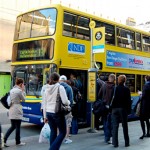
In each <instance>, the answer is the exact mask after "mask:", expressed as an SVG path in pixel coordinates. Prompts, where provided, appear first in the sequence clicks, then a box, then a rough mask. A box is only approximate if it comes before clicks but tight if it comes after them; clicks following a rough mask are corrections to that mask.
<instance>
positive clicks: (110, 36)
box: [94, 20, 115, 45]
mask: <svg viewBox="0 0 150 150" xmlns="http://www.w3.org/2000/svg"><path fill="white" fill-rule="evenodd" d="M94 21H95V20H94ZM95 22H96V28H98V27H105V42H106V44H111V45H115V26H114V25H111V24H107V23H104V22H100V21H95Z"/></svg>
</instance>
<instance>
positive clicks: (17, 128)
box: [4, 119, 21, 144]
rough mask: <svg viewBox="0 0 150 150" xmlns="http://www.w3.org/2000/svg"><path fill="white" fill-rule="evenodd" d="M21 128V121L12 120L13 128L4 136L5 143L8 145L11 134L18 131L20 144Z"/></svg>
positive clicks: (17, 141)
mask: <svg viewBox="0 0 150 150" xmlns="http://www.w3.org/2000/svg"><path fill="white" fill-rule="evenodd" d="M20 126H21V120H15V119H11V127H10V128H9V129H8V131H7V132H6V134H5V136H4V143H6V141H7V139H8V137H9V136H10V134H11V133H12V132H13V131H14V130H15V129H16V138H15V139H16V144H20Z"/></svg>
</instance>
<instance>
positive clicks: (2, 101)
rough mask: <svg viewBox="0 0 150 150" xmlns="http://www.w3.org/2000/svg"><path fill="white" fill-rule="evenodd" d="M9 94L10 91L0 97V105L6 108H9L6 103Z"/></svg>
mask: <svg viewBox="0 0 150 150" xmlns="http://www.w3.org/2000/svg"><path fill="white" fill-rule="evenodd" d="M9 95H10V93H9V92H8V93H6V94H5V95H4V96H3V97H2V98H1V103H2V105H3V106H4V107H5V108H6V109H9V108H10V105H9V104H8V102H7V99H8V98H9Z"/></svg>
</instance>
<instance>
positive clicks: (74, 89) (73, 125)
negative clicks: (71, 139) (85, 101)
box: [69, 79, 81, 134]
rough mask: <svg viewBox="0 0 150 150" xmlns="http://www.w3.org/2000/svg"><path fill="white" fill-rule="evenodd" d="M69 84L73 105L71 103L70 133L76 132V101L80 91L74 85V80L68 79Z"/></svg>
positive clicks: (78, 98)
mask: <svg viewBox="0 0 150 150" xmlns="http://www.w3.org/2000/svg"><path fill="white" fill-rule="evenodd" d="M69 83H70V86H71V88H72V91H73V105H72V116H73V118H72V134H77V133H78V116H79V114H78V113H79V110H78V103H79V101H80V100H81V93H80V91H79V89H78V88H77V87H75V83H74V80H72V79H70V80H69Z"/></svg>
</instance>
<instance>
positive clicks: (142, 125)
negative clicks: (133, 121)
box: [140, 117, 150, 136]
mask: <svg viewBox="0 0 150 150" xmlns="http://www.w3.org/2000/svg"><path fill="white" fill-rule="evenodd" d="M140 123H141V128H142V132H143V135H145V134H147V135H148V136H149V135H150V133H149V132H150V131H149V130H150V123H149V119H143V118H142V117H141V118H140ZM145 123H146V126H147V133H146V131H145Z"/></svg>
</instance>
